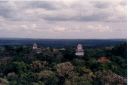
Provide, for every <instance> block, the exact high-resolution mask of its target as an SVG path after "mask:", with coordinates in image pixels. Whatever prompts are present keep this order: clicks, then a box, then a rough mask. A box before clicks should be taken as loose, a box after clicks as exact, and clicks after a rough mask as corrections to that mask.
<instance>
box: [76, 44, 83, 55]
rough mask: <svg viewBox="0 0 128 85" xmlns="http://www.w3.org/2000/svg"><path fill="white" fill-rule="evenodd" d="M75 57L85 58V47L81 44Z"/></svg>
mask: <svg viewBox="0 0 128 85" xmlns="http://www.w3.org/2000/svg"><path fill="white" fill-rule="evenodd" d="M75 55H76V56H84V49H83V46H82V45H81V44H78V45H77V48H76V53H75Z"/></svg>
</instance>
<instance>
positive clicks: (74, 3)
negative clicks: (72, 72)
mask: <svg viewBox="0 0 128 85" xmlns="http://www.w3.org/2000/svg"><path fill="white" fill-rule="evenodd" d="M126 16H127V13H126V0H26V1H25V0H4V1H0V38H42V39H43V38H47V39H115V38H116V39H117V38H126V37H127V32H126V31H127V26H126V25H127V20H126Z"/></svg>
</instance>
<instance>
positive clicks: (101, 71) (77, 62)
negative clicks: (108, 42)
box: [0, 44, 127, 85]
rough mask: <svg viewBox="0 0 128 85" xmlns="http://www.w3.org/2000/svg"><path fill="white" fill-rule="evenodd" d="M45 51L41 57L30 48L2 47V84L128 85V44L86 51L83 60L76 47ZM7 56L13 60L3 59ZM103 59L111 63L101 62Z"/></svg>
mask: <svg viewBox="0 0 128 85" xmlns="http://www.w3.org/2000/svg"><path fill="white" fill-rule="evenodd" d="M41 49H42V51H41V53H39V54H38V53H36V52H35V51H34V50H32V48H31V47H30V46H4V47H0V60H1V61H0V77H1V78H0V85H105V84H109V85H118V84H121V85H125V84H126V81H125V79H126V74H127V60H126V44H122V45H118V46H113V48H112V49H109V50H108V49H106V47H104V48H86V50H85V56H84V57H83V58H78V57H77V56H75V49H74V48H73V47H70V48H65V49H66V50H63V51H59V49H57V48H56V50H53V49H55V48H50V49H46V48H41ZM4 56H9V57H10V60H9V61H8V60H2V59H4V58H3V57H4ZM102 56H105V57H108V58H109V62H105V63H102V62H99V61H98V59H99V58H100V57H102ZM114 77H116V78H115V79H114ZM118 79H120V80H121V81H119V80H118ZM111 80H113V81H111ZM122 82H123V84H122Z"/></svg>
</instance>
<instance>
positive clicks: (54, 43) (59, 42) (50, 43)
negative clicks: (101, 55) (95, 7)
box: [0, 38, 127, 47]
mask: <svg viewBox="0 0 128 85" xmlns="http://www.w3.org/2000/svg"><path fill="white" fill-rule="evenodd" d="M125 42H127V41H126V39H18V38H14V39H7V38H1V39H0V45H32V44H33V43H37V44H38V45H40V46H44V47H68V46H75V45H76V44H78V43H81V44H83V45H84V46H89V47H102V46H112V45H118V44H121V43H125Z"/></svg>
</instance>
